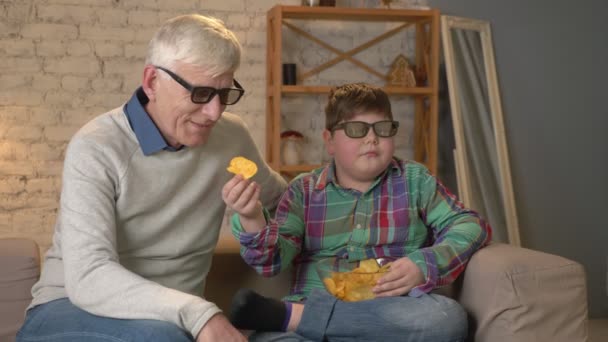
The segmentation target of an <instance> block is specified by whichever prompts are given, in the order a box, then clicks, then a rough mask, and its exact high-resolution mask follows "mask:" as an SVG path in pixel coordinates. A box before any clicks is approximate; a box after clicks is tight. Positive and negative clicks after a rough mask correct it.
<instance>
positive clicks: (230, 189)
mask: <svg viewBox="0 0 608 342" xmlns="http://www.w3.org/2000/svg"><path fill="white" fill-rule="evenodd" d="M260 191H261V188H260V186H259V185H258V184H257V183H255V182H253V181H251V180H250V179H245V178H243V176H241V175H236V176H234V177H232V179H230V180H229V181H228V182H227V183H226V184H225V185H224V188H223V189H222V199H223V200H224V202H226V205H227V206H228V207H229V208H231V209H232V210H234V211H236V212H237V213H238V214H239V216H240V217H239V219H240V221H241V225H242V226H243V228H244V229H245V230H246V231H248V232H255V231H260V230H262V228H264V226H265V225H266V219H265V218H264V212H263V211H262V203H261V202H260Z"/></svg>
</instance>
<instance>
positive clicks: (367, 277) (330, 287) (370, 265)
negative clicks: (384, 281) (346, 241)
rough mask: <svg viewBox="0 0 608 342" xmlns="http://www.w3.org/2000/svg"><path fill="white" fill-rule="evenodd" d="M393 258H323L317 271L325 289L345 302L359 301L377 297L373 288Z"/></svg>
mask: <svg viewBox="0 0 608 342" xmlns="http://www.w3.org/2000/svg"><path fill="white" fill-rule="evenodd" d="M391 261H392V260H391V259H388V258H379V259H366V260H360V261H349V260H347V259H341V258H328V259H323V260H321V261H319V262H317V264H316V271H317V274H318V275H319V278H320V279H321V281H323V285H324V286H325V289H326V290H327V291H328V292H329V293H331V294H332V295H334V296H335V297H336V298H338V299H340V300H343V301H345V302H357V301H361V300H367V299H373V298H375V297H376V295H375V294H374V292H373V291H372V289H373V288H374V286H376V284H377V283H378V280H379V279H380V278H382V276H383V275H384V274H385V273H386V272H388V270H389V268H390V265H391Z"/></svg>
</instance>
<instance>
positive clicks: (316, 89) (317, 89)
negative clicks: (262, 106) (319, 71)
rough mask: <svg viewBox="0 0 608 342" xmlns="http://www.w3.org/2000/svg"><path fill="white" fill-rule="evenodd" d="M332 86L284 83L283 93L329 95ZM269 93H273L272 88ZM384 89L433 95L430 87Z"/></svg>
mask: <svg viewBox="0 0 608 342" xmlns="http://www.w3.org/2000/svg"><path fill="white" fill-rule="evenodd" d="M331 88H332V87H331V86H301V85H295V86H294V85H282V86H281V93H283V94H324V95H327V94H328V93H329V91H330V90H331ZM270 89H271V91H270V92H269V94H272V88H270ZM382 89H384V91H385V92H386V93H387V94H389V95H424V96H427V95H431V94H433V89H432V88H430V87H415V88H406V87H383V88H382Z"/></svg>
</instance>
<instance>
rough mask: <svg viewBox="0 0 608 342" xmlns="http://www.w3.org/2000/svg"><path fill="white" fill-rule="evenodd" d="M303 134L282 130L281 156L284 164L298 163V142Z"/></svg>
mask: <svg viewBox="0 0 608 342" xmlns="http://www.w3.org/2000/svg"><path fill="white" fill-rule="evenodd" d="M302 140H304V135H302V133H300V132H298V131H284V132H282V133H281V147H282V148H281V158H282V160H283V164H285V165H297V164H299V163H300V144H301V143H302Z"/></svg>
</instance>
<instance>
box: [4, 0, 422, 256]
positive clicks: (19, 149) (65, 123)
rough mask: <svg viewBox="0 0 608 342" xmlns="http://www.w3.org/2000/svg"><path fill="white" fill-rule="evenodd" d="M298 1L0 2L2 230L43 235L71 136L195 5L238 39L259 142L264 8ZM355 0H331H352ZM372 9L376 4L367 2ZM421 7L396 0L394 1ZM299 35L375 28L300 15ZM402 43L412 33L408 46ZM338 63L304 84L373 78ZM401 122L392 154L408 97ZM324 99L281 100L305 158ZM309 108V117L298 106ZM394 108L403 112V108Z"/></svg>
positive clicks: (306, 55) (376, 62)
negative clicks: (161, 31)
mask: <svg viewBox="0 0 608 342" xmlns="http://www.w3.org/2000/svg"><path fill="white" fill-rule="evenodd" d="M279 3H280V4H285V5H299V4H300V3H301V1H300V0H283V1H275V0H256V1H246V0H155V1H149V0H2V1H0V60H1V61H2V63H0V237H15V236H23V237H30V238H33V239H34V240H36V241H37V242H38V243H39V244H40V245H41V248H42V250H43V251H44V250H46V249H47V248H48V247H49V245H50V243H51V237H52V232H53V226H54V222H55V218H56V215H57V208H58V201H59V193H60V189H61V169H62V160H63V158H64V151H65V147H66V146H67V143H68V142H69V139H70V137H71V136H72V134H74V132H76V130H77V129H78V128H79V127H80V126H81V125H83V124H84V123H85V122H87V121H88V120H90V119H91V118H92V117H94V116H96V115H98V114H100V113H102V112H105V111H107V110H109V109H112V108H114V107H117V106H119V105H121V104H122V103H123V102H124V101H126V100H127V99H128V98H129V97H130V96H131V94H132V92H133V90H134V88H135V87H137V86H138V84H139V82H140V77H141V72H142V71H141V70H142V67H143V59H144V53H145V49H146V44H147V41H148V40H149V39H150V37H151V36H152V34H153V33H154V31H155V30H156V29H157V27H158V26H159V24H160V23H161V22H162V21H164V20H166V19H168V18H170V17H173V16H175V15H179V14H185V13H190V12H199V13H203V14H208V15H214V16H217V17H218V18H220V19H222V20H224V21H225V22H226V24H227V26H229V27H230V28H231V29H232V30H234V31H235V33H236V34H237V36H238V37H239V39H240V40H241V43H242V44H243V47H244V55H243V61H242V68H241V70H240V71H239V72H238V73H237V77H238V79H239V81H240V82H241V83H242V84H243V85H244V86H245V87H246V89H247V94H246V96H245V97H244V99H243V101H242V102H241V103H239V105H238V106H236V107H235V108H234V109H233V110H234V112H236V113H237V114H239V115H241V116H242V117H243V118H244V120H245V121H246V122H247V123H248V125H249V126H250V128H252V133H253V135H254V138H255V140H256V143H257V144H258V146H259V147H260V148H261V150H262V151H264V145H265V127H266V124H265V122H264V118H265V100H264V95H265V75H266V69H265V68H266V65H265V63H266V11H267V10H268V9H270V8H271V7H272V6H274V5H275V4H279ZM361 3H362V2H361V1H356V0H352V1H346V0H345V1H338V5H350V6H353V5H356V6H359V5H360V4H361ZM365 3H366V6H378V5H379V3H380V1H365ZM407 4H426V1H424V0H403V1H399V2H398V3H397V4H396V5H394V7H399V6H405V5H407ZM301 24H303V26H302V27H304V28H305V29H306V30H307V31H309V32H313V33H315V34H316V35H318V36H320V37H322V38H323V39H326V40H327V41H329V42H331V44H332V45H333V46H335V47H337V48H339V49H344V50H347V49H350V48H352V47H354V45H355V44H360V43H362V42H364V41H367V40H369V39H372V38H373V37H375V36H376V35H378V34H380V33H382V32H383V31H384V30H385V29H386V25H384V24H369V25H352V24H347V23H329V22H325V23H321V24H315V25H311V24H310V23H301ZM284 32H285V36H286V37H288V38H289V40H286V41H285V44H286V47H287V46H289V47H291V48H292V50H290V51H289V52H288V53H287V52H286V54H285V56H284V57H283V58H284V60H285V61H291V62H295V63H297V64H298V67H299V68H304V69H306V68H310V67H313V66H316V65H318V64H321V63H323V62H324V61H325V60H327V59H328V58H329V59H331V58H333V55H332V54H331V53H328V52H326V51H323V50H321V49H320V48H319V47H318V46H316V45H315V44H314V43H312V42H309V41H306V40H303V39H299V40H298V43H297V44H294V43H293V42H295V41H296V40H295V39H293V37H294V35H293V33H288V31H287V30H286V31H284ZM408 40H410V41H409V42H408ZM412 47H413V42H411V39H410V38H408V37H407V36H403V35H402V36H397V37H395V38H394V39H392V40H391V41H390V42H389V43H388V44H382V45H380V47H373V48H371V49H370V50H369V51H366V52H365V53H361V54H359V55H357V58H360V59H361V60H362V61H364V62H365V63H368V64H369V65H372V66H374V67H376V68H377V69H380V70H388V69H387V68H388V66H389V65H390V63H391V62H392V60H393V58H394V57H395V56H396V54H398V53H399V52H400V51H411V48H412ZM354 70H357V69H354V68H353V67H352V65H351V64H349V63H346V62H342V63H340V64H338V65H336V66H335V67H334V68H332V69H330V70H326V71H324V72H322V73H321V74H320V75H319V76H316V77H313V78H311V79H310V80H307V81H306V82H307V83H308V82H310V83H314V82H327V83H330V84H339V83H342V82H347V81H370V82H377V81H378V80H375V79H374V77H373V76H371V77H370V76H365V75H364V74H363V72H361V71H358V70H357V71H354ZM395 101H396V102H395V108H397V107H399V108H401V109H398V110H395V113H396V115H397V116H399V118H400V121H401V122H402V125H403V127H404V129H403V130H402V131H401V139H400V141H401V143H400V144H399V146H398V147H399V152H398V153H400V154H401V155H402V156H409V155H411V138H409V137H408V135H409V133H410V132H411V131H410V128H411V125H412V121H413V120H412V117H411V103H410V102H411V101H408V100H401V99H396V100H395ZM324 102H325V97H324V96H311V97H299V98H291V99H287V100H286V101H285V103H284V105H283V111H284V114H283V115H284V119H285V127H284V128H286V129H287V128H290V129H298V130H301V131H303V132H305V134H306V136H307V138H308V140H309V144H307V145H308V146H307V147H306V148H305V150H306V155H307V156H308V157H307V158H308V159H311V161H318V160H320V159H321V158H322V149H321V145H320V142H321V139H320V136H321V129H322V124H323V119H322V115H321V113H322V109H323V106H324ZM301 108H307V111H308V114H310V116H308V115H289V114H290V113H296V112H298V113H300V114H301V111H298V109H301ZM403 108H407V110H408V111H409V112H410V113H409V114H408V113H405V110H404V109H403Z"/></svg>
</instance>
